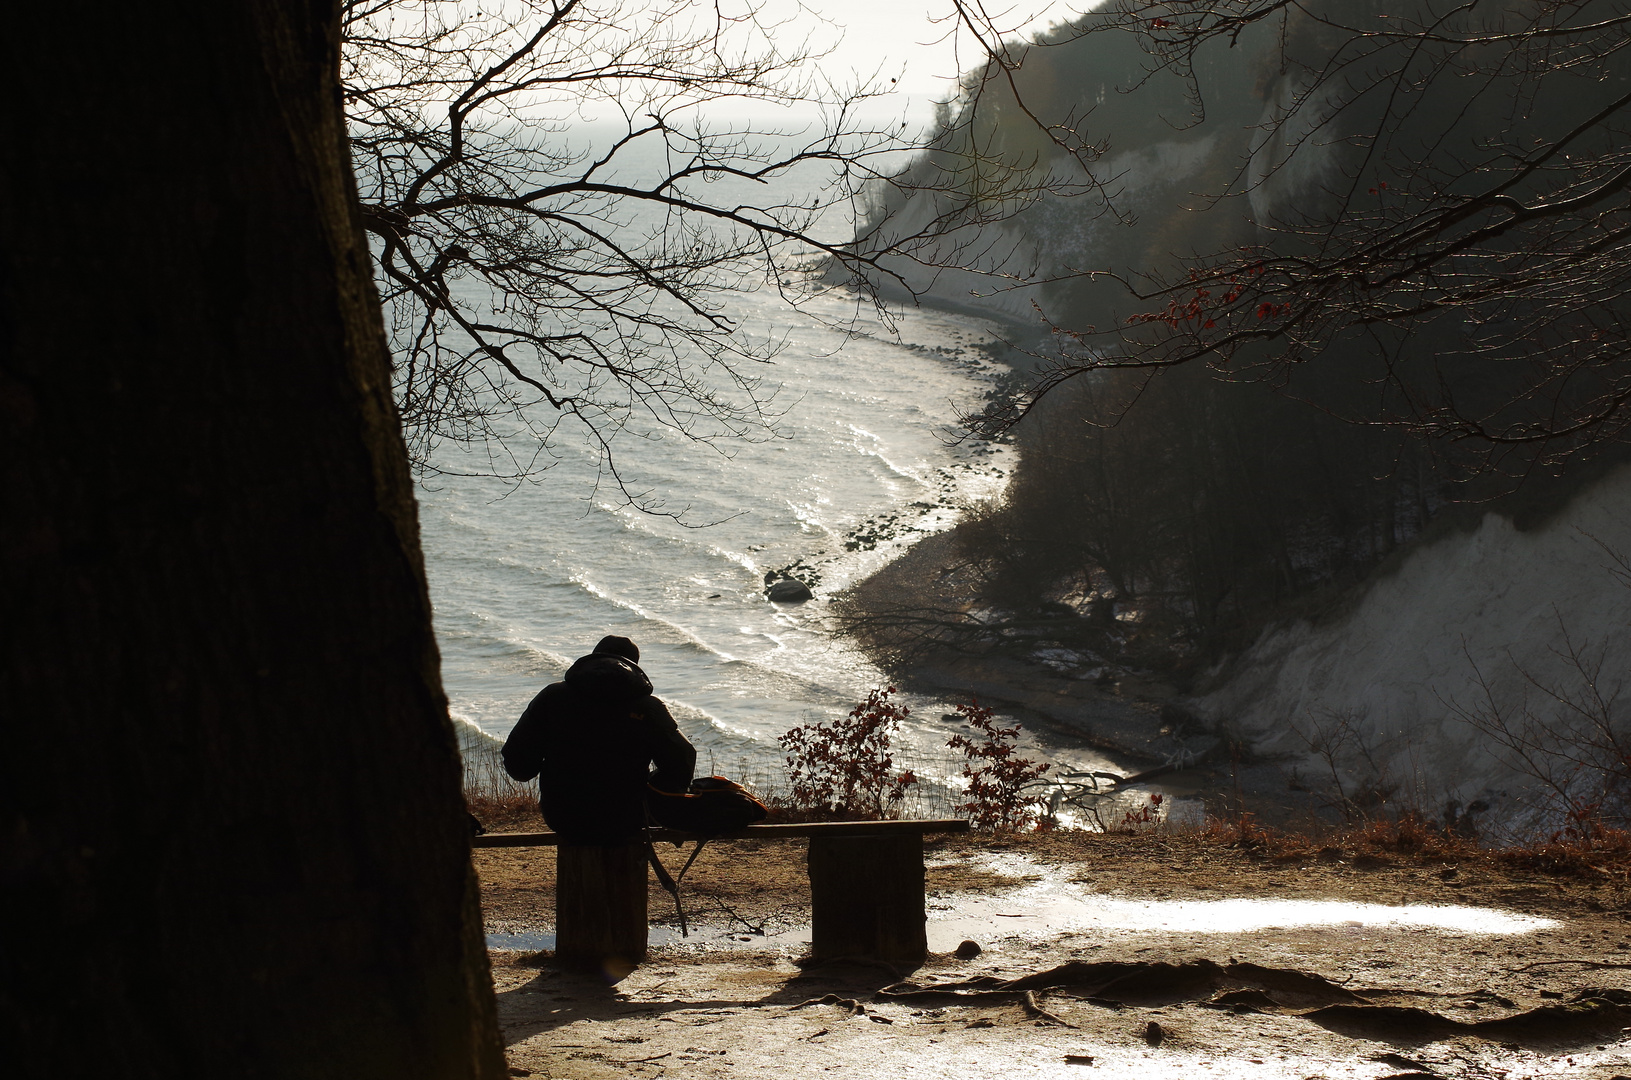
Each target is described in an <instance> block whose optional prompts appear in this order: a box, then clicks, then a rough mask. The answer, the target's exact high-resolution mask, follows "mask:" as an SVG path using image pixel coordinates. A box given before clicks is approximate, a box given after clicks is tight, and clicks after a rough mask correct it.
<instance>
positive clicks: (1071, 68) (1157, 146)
mask: <svg viewBox="0 0 1631 1080" xmlns="http://www.w3.org/2000/svg"><path fill="white" fill-rule="evenodd" d="M1098 18H1099V16H1095V15H1088V16H1084V17H1083V18H1082V20H1081V21H1080V23H1078V24H1077V25H1078V26H1089V25H1091V24H1092V23H1093V21H1094V20H1095V19H1098ZM1279 44H1280V42H1279V39H1278V38H1277V37H1276V36H1275V35H1273V34H1270V33H1267V32H1265V31H1264V30H1262V29H1261V28H1256V27H1253V28H1250V29H1248V30H1247V31H1245V32H1244V33H1243V34H1242V35H1241V39H1240V41H1239V42H1237V43H1236V46H1235V47H1234V48H1232V49H1229V48H1223V47H1221V46H1220V47H1218V48H1206V49H1203V50H1202V53H1201V55H1200V56H1199V57H1198V58H1197V62H1196V65H1195V79H1196V81H1195V83H1194V84H1193V86H1190V85H1187V84H1186V83H1185V81H1184V80H1183V79H1181V78H1179V77H1177V76H1174V75H1172V74H1170V73H1162V74H1158V75H1155V76H1153V77H1152V76H1151V75H1150V73H1149V72H1148V71H1147V70H1146V65H1147V61H1148V57H1147V55H1146V54H1145V53H1144V51H1143V49H1142V47H1141V45H1140V43H1139V41H1138V40H1137V39H1136V38H1135V37H1134V35H1132V34H1130V33H1125V32H1115V33H1102V34H1100V33H1095V34H1091V35H1088V36H1085V37H1079V36H1077V33H1076V31H1075V30H1072V29H1070V28H1061V29H1059V30H1058V31H1057V32H1056V33H1055V35H1054V38H1053V40H1052V42H1051V43H1050V44H1047V45H1041V46H1034V47H1030V48H1029V49H1027V50H1025V55H1024V58H1023V62H1022V64H1021V66H1020V67H1019V68H1018V69H1017V70H1016V71H1015V72H1014V80H1015V86H1017V88H1018V90H1019V93H1020V95H1021V96H1022V98H1023V108H1021V107H1020V103H1019V102H1016V100H1015V98H1014V93H1013V89H1012V88H1010V86H1009V84H1008V81H1007V79H1006V78H991V79H987V80H985V81H984V82H983V85H982V78H981V74H982V73H981V72H973V73H971V74H970V75H969V76H967V77H966V78H965V80H964V92H963V95H962V97H961V99H960V100H958V101H956V102H953V103H952V104H951V105H950V106H949V107H948V108H947V110H946V113H945V115H944V117H943V128H942V130H941V132H940V134H939V137H938V138H937V139H936V140H935V141H934V142H933V143H932V145H931V147H930V149H929V150H928V151H927V152H925V153H924V154H923V155H922V156H921V157H920V158H919V159H918V160H917V161H916V162H915V163H914V164H913V165H912V166H911V167H910V168H909V169H908V170H907V172H906V173H905V174H904V176H903V177H902V178H901V180H902V182H900V183H897V184H896V185H894V186H892V187H885V188H881V189H880V190H879V191H878V192H877V196H876V197H877V202H876V204H875V205H874V206H873V207H872V209H871V212H870V214H869V215H867V220H865V221H864V222H863V223H862V226H861V228H860V230H859V235H860V237H861V239H860V240H858V244H859V245H860V246H862V247H871V248H873V249H875V250H876V249H879V248H884V247H888V246H890V245H892V244H895V243H898V242H903V241H904V242H903V243H902V246H903V247H904V248H905V249H906V250H908V251H911V252H912V256H911V257H908V256H906V255H897V256H890V257H888V258H886V259H884V260H883V263H882V265H883V267H884V268H885V270H886V271H887V272H888V275H896V276H898V280H894V279H891V278H890V277H888V276H887V275H880V276H879V277H878V278H877V279H876V281H875V284H877V285H878V286H879V287H880V288H881V289H882V291H883V292H884V294H885V295H886V296H890V297H893V298H896V299H905V298H911V299H921V300H923V301H925V302H928V303H931V304H935V305H938V306H946V307H953V308H957V309H961V310H967V311H972V312H977V313H979V314H982V315H988V316H997V317H999V318H1002V319H1005V320H1007V321H1010V322H1016V323H1020V324H1025V325H1030V326H1034V327H1038V328H1040V327H1041V322H1040V320H1039V317H1038V316H1039V311H1040V314H1041V315H1042V316H1044V317H1046V318H1047V319H1049V320H1051V321H1054V322H1056V323H1058V324H1060V325H1066V326H1071V327H1073V328H1078V327H1079V326H1080V325H1081V324H1082V322H1083V320H1084V319H1085V320H1086V321H1087V322H1094V323H1097V324H1098V325H1100V326H1103V325H1109V324H1110V323H1112V322H1113V321H1115V320H1116V319H1117V317H1118V316H1119V315H1123V314H1125V312H1124V311H1121V310H1119V308H1121V307H1125V306H1127V305H1134V307H1136V304H1137V303H1138V302H1137V301H1136V300H1135V299H1134V298H1133V297H1132V296H1131V294H1130V293H1128V292H1127V291H1126V289H1125V288H1123V287H1122V286H1119V285H1116V284H1114V283H1113V282H1110V281H1109V280H1108V279H1106V278H1104V277H1099V278H1097V279H1090V278H1088V277H1086V276H1084V275H1083V272H1084V271H1104V270H1112V269H1113V270H1115V271H1117V272H1119V273H1122V274H1128V273H1131V274H1132V275H1134V276H1136V275H1138V274H1139V273H1141V272H1148V271H1156V272H1160V271H1164V270H1170V269H1172V268H1173V267H1174V266H1175V265H1176V262H1175V258H1176V257H1177V256H1180V255H1183V256H1192V255H1194V254H1196V253H1211V252H1215V251H1221V250H1226V249H1229V248H1231V247H1234V246H1237V245H1239V244H1243V243H1248V242H1253V241H1255V240H1257V239H1260V237H1259V234H1258V229H1259V228H1260V227H1264V226H1272V225H1273V224H1274V223H1275V221H1276V214H1277V213H1278V212H1280V211H1283V210H1285V209H1286V208H1287V207H1289V206H1291V205H1293V204H1297V205H1298V206H1299V208H1301V209H1306V203H1307V201H1308V199H1309V198H1310V197H1311V196H1310V193H1317V192H1320V191H1321V190H1322V188H1321V186H1320V185H1321V183H1322V181H1323V180H1325V179H1327V178H1328V176H1329V175H1330V173H1331V172H1332V163H1333V161H1334V157H1335V154H1336V153H1337V143H1335V142H1333V141H1329V140H1325V139H1323V138H1318V137H1314V138H1310V137H1308V136H1310V134H1311V133H1313V132H1316V131H1318V129H1319V128H1320V125H1321V124H1322V123H1323V122H1324V121H1325V119H1326V118H1327V116H1328V110H1327V109H1326V108H1325V107H1324V105H1323V103H1321V102H1318V101H1306V100H1300V99H1299V96H1298V94H1297V92H1296V90H1297V88H1296V86H1295V85H1294V80H1292V79H1290V78H1287V77H1283V76H1282V75H1281V74H1280V71H1279V54H1278V51H1277V50H1278V47H1279ZM1196 94H1198V95H1199V96H1198V97H1196ZM1293 111H1295V112H1296V113H1298V115H1299V119H1298V120H1297V121H1296V122H1295V123H1293V124H1291V125H1289V126H1287V127H1285V128H1281V129H1276V130H1274V132H1273V134H1265V132H1268V131H1270V129H1271V128H1274V125H1273V124H1272V123H1271V121H1273V120H1275V119H1277V118H1278V117H1280V116H1281V115H1283V114H1288V113H1291V112H1293ZM1032 115H1034V116H1038V117H1041V118H1043V119H1045V120H1047V121H1048V122H1050V123H1059V124H1063V125H1067V126H1069V127H1071V128H1072V130H1073V131H1074V133H1075V134H1074V135H1071V136H1065V137H1063V138H1064V141H1066V142H1069V141H1071V140H1072V139H1079V140H1080V141H1081V142H1082V143H1084V144H1092V149H1091V150H1090V151H1089V152H1085V153H1082V154H1079V155H1072V154H1069V153H1066V152H1065V151H1063V150H1062V149H1061V148H1060V147H1059V146H1058V145H1056V144H1055V143H1053V142H1050V141H1049V140H1048V139H1047V138H1046V137H1044V136H1042V135H1041V134H1040V133H1039V132H1038V131H1037V130H1036V127H1035V124H1034V122H1033V121H1032V119H1031V116H1032ZM1220 195H1221V196H1223V197H1222V198H1221V199H1219V198H1218V196H1220ZM920 236H927V239H922V240H915V241H914V240H912V239H909V238H914V237H920ZM902 283H904V285H903V284H902ZM1132 309H1133V308H1129V310H1132Z"/></svg>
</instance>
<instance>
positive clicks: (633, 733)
mask: <svg viewBox="0 0 1631 1080" xmlns="http://www.w3.org/2000/svg"><path fill="white" fill-rule="evenodd" d="M696 759H697V752H696V751H695V750H694V749H692V747H691V744H690V743H689V742H687V741H686V739H685V736H684V735H681V734H680V731H679V728H678V727H677V726H676V725H675V723H674V718H673V717H672V716H670V715H669V712H668V707H667V706H665V705H664V704H663V703H662V702H661V701H659V700H658V699H657V698H655V697H653V696H652V693H651V681H650V680H649V679H647V678H646V674H645V672H643V671H641V670H640V669H639V667H637V666H636V665H634V664H632V663H630V662H629V661H627V660H625V659H623V658H622V657H621V656H614V655H612V654H610V653H593V654H591V655H589V656H585V657H583V658H582V659H581V660H579V661H577V662H576V663H574V664H573V665H572V666H571V667H570V668H568V669H567V671H566V676H565V678H564V679H563V680H562V681H561V682H558V683H551V684H550V685H548V686H546V687H544V689H543V690H542V691H541V692H540V693H539V694H538V696H537V697H535V698H533V699H532V704H530V705H528V706H527V710H526V712H524V713H522V714H521V719H520V721H519V722H517V723H516V725H515V730H513V731H511V732H510V737H509V738H508V739H507V740H505V742H504V771H505V772H508V773H509V774H510V775H511V776H512V777H514V778H515V779H517V780H531V779H532V778H533V777H534V776H536V777H538V794H539V799H538V803H539V809H541V810H542V811H543V812H544V820H545V821H546V822H548V823H549V827H550V828H551V829H553V830H554V831H555V832H557V833H560V834H561V839H562V840H563V841H564V842H567V843H574V844H620V843H626V842H628V841H630V840H633V839H636V838H638V836H639V834H640V830H641V829H642V828H643V827H644V825H645V791H646V784H647V783H648V781H649V782H650V783H652V784H654V785H656V786H657V787H658V788H660V789H661V790H663V791H684V790H686V788H687V786H688V785H689V784H690V782H691V770H692V769H693V768H695V767H696ZM652 763H656V766H657V768H656V771H655V772H652V773H648V769H649V768H650V766H651V765H652Z"/></svg>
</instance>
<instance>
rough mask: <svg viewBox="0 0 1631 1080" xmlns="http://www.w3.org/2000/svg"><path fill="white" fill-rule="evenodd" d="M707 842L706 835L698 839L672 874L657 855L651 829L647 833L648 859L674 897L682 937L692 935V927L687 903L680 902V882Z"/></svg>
mask: <svg viewBox="0 0 1631 1080" xmlns="http://www.w3.org/2000/svg"><path fill="white" fill-rule="evenodd" d="M707 842H708V838H707V837H705V836H704V837H702V838H700V839H698V840H697V846H696V847H694V848H692V849H691V855H690V857H689V858H687V859H686V860H685V865H684V866H682V867H680V872H679V873H678V874H677V875H675V874H670V873H669V872H668V867H666V866H664V865H663V861H662V860H661V859H659V858H658V857H657V848H656V846H655V845H653V844H652V842H651V833H650V832H649V831H648V832H647V833H646V861H648V862H649V863H651V869H652V872H653V873H655V874H656V875H657V884H659V885H661V886H662V887H663V890H664V891H665V892H667V893H668V895H670V896H672V897H673V898H674V913H675V914H676V915H678V916H679V918H680V937H682V938H685V937H690V936H691V928H690V927H689V926H687V925H686V922H685V905H684V904H682V903H681V902H680V883H681V882H683V881H684V880H685V873H686V871H688V870H690V869H691V864H692V863H694V862H696V861H697V856H698V855H701V854H702V845H704V844H706V843H707Z"/></svg>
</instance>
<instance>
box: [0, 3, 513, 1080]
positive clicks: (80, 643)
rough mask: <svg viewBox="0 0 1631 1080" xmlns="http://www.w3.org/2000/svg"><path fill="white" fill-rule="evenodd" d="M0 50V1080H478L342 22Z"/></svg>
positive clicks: (407, 501)
mask: <svg viewBox="0 0 1631 1080" xmlns="http://www.w3.org/2000/svg"><path fill="white" fill-rule="evenodd" d="M25 25H26V30H25V28H24V26H25ZM0 39H3V44H0V60H3V71H4V74H3V75H0V79H4V80H5V83H6V87H5V89H6V101H7V105H6V108H5V110H4V112H3V114H0V146H3V147H4V150H3V154H4V157H3V159H0V449H3V452H0V470H3V473H0V611H3V612H4V624H5V630H6V633H7V635H8V637H9V641H8V642H7V643H6V645H5V648H4V650H3V656H0V702H3V703H4V705H3V708H4V713H5V715H6V716H7V718H8V719H9V720H10V723H9V724H8V728H9V735H10V738H9V739H8V741H7V745H6V749H5V752H4V753H3V754H0V898H3V899H0V904H3V908H0V919H3V920H4V930H3V931H0V933H3V934H4V935H5V942H4V944H3V946H0V1042H3V1044H4V1045H5V1046H6V1052H5V1057H6V1059H7V1060H8V1062H10V1064H8V1066H7V1074H8V1075H9V1076H12V1077H52V1078H58V1077H72V1076H81V1075H91V1074H95V1075H117V1076H120V1077H124V1078H130V1080H144V1078H148V1077H153V1078H160V1077H163V1078H166V1080H174V1078H181V1077H206V1076H207V1077H211V1078H215V1077H223V1076H229V1077H233V1078H234V1080H251V1078H258V1077H292V1076H300V1077H312V1078H319V1077H334V1078H340V1077H344V1078H346V1080H366V1078H370V1077H380V1078H384V1077H391V1078H393V1080H400V1078H406V1077H436V1078H444V1077H446V1078H454V1077H481V1078H486V1077H497V1076H500V1075H503V1073H504V1064H503V1057H502V1052H501V1047H500V1044H499V1041H498V1035H497V1027H496V1022H495V1017H494V1006H493V999H492V992H491V987H490V983H489V981H488V977H487V968H486V954H485V951H484V949H483V942H482V937H481V927H480V917H479V911H478V908H477V896H476V883H475V879H474V876H473V873H472V870H471V865H470V858H469V848H468V836H467V833H466V830H465V820H464V816H463V812H462V801H461V797H460V790H459V789H460V776H459V765H458V757H457V750H456V746H455V742H454V738H453V732H452V729H451V726H450V724H449V720H448V717H447V709H446V701H445V699H444V697H443V694H442V690H441V685H440V679H439V675H438V658H437V653H436V647H435V641H434V639H433V637H432V635H431V626H430V605H429V600H428V598H427V595H426V591H425V581H424V570H423V564H422V559H421V555H420V551H419V541H418V525H417V519H416V516H415V508H414V503H413V495H412V488H411V483H410V478H409V476H408V472H407V466H406V458H405V455H404V451H403V447H402V442H401V438H400V435H399V433H398V430H397V427H396V417H395V412H394V409H393V406H392V403H391V398H390V376H389V369H388V361H387V357H386V355H385V349H384V339H383V334H382V329H381V326H380V318H379V308H378V298H377V296H376V294H375V290H374V287H373V284H372V280H371V278H370V269H369V263H368V259H367V252H366V249H365V247H364V245H363V240H362V236H361V232H360V231H359V229H358V228H357V225H356V220H355V202H356V200H355V195H354V193H353V190H352V185H351V180H350V174H349V168H348V160H347V156H346V149H345V133H344V127H343V121H342V119H341V115H340V110H339V103H338V89H337V86H338V83H337V22H336V18H335V12H334V10H333V5H332V3H327V4H325V3H322V2H321V0H319V2H318V3H312V4H281V3H277V2H276V0H239V2H228V3H222V4H206V3H191V4H177V5H164V4H160V5H151V4H122V5H121V4H113V5H107V4H81V3H68V2H65V3H60V4H44V5H33V6H32V7H31V8H30V10H29V14H28V18H27V20H26V24H19V25H18V26H13V27H12V28H11V29H10V30H9V31H8V32H7V33H6V34H4V35H0ZM19 1066H20V1067H19Z"/></svg>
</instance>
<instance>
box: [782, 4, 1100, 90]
mask: <svg viewBox="0 0 1631 1080" xmlns="http://www.w3.org/2000/svg"><path fill="white" fill-rule="evenodd" d="M802 6H803V7H804V8H806V9H808V10H811V11H815V12H819V13H820V15H821V17H822V18H824V19H826V20H828V21H830V22H832V23H834V24H836V25H837V26H839V27H842V28H843V41H842V43H841V44H840V45H839V46H838V47H837V49H836V51H835V52H834V53H833V54H832V55H831V56H830V57H829V58H828V59H827V60H826V62H825V63H824V65H823V67H824V69H825V70H826V71H827V72H828V74H829V75H833V76H835V77H836V76H838V75H840V74H841V73H844V72H848V71H850V70H854V71H857V72H860V73H861V74H863V75H870V74H871V73H872V72H873V71H874V70H878V71H880V74H882V75H883V76H884V78H885V79H886V80H887V79H889V78H895V77H899V78H900V80H901V81H900V83H899V89H900V91H901V92H902V93H903V94H907V95H910V96H911V97H913V98H924V99H928V98H934V97H944V96H945V95H946V94H947V93H949V92H950V89H951V86H952V83H953V80H955V79H956V77H957V73H958V70H959V67H961V68H969V67H973V66H974V65H975V64H977V63H978V62H979V61H980V59H981V54H980V53H979V51H978V46H977V44H976V43H975V42H974V41H973V40H972V39H971V38H970V37H969V36H968V35H967V34H966V33H963V34H954V33H952V30H953V25H954V24H953V23H952V22H950V21H949V20H947V16H949V15H950V14H951V12H952V5H951V3H950V0H802ZM1091 6H1094V4H1093V2H1092V0H1076V2H1074V3H1065V2H1058V0H1028V2H1026V0H1020V2H1018V3H1015V2H1012V0H985V2H984V8H985V11H986V12H987V13H988V14H989V15H990V16H991V18H992V20H993V21H994V22H996V24H997V25H999V26H1002V27H1004V28H1011V29H1014V30H1019V29H1041V28H1045V27H1047V26H1048V25H1049V24H1050V23H1053V22H1056V21H1058V20H1059V19H1061V18H1063V17H1065V16H1066V15H1068V14H1069V13H1070V12H1071V11H1072V10H1081V9H1082V8H1085V7H1091ZM799 7H800V0H765V3H764V11H765V12H766V13H767V14H771V15H773V16H776V17H784V18H785V17H795V18H797V17H799V16H798V8H799ZM802 19H803V20H804V22H806V23H807V24H808V25H810V26H811V27H812V29H813V30H815V31H816V33H817V35H818V36H825V35H824V34H823V33H822V30H821V27H820V24H819V23H818V22H816V21H815V20H813V19H810V18H809V17H808V16H803V17H802ZM934 19H940V20H941V21H940V22H938V23H937V22H934V21H932V20H934ZM827 33H834V32H832V31H828V32H827ZM818 39H819V37H818ZM902 69H904V73H902ZM902 104H905V103H904V102H903V103H902Z"/></svg>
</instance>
